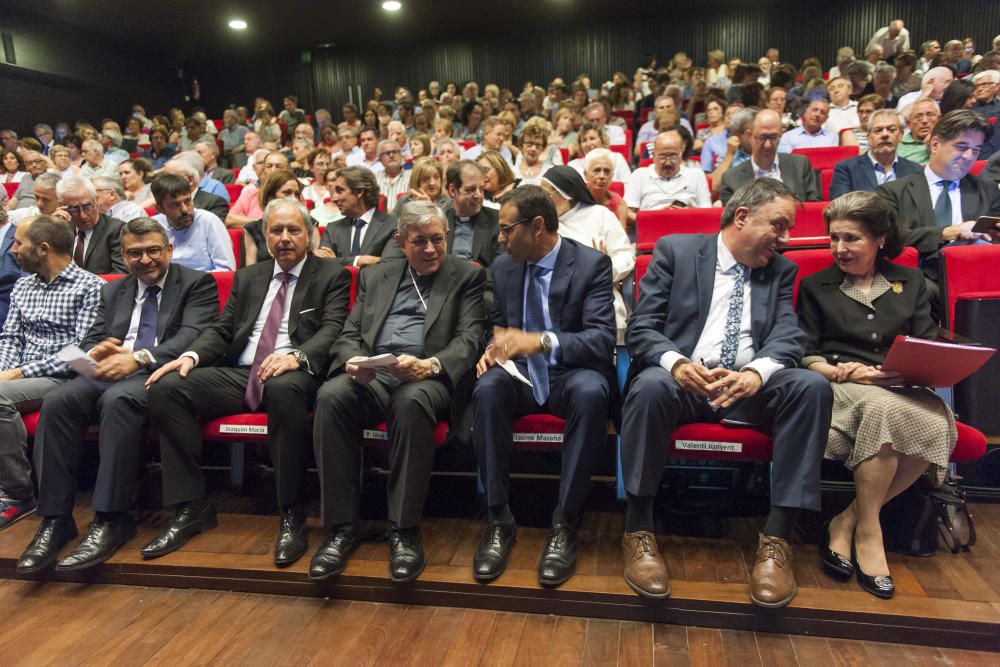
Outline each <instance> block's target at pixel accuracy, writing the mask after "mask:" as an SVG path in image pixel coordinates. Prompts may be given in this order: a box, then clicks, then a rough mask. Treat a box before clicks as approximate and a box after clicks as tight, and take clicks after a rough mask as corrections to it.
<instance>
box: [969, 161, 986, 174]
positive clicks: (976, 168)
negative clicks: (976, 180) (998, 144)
mask: <svg viewBox="0 0 1000 667" xmlns="http://www.w3.org/2000/svg"><path fill="white" fill-rule="evenodd" d="M985 167H986V160H976V161H975V162H973V163H972V169H970V170H969V173H970V174H972V175H973V176H978V175H979V174H981V173H982V172H983V169H984V168H985Z"/></svg>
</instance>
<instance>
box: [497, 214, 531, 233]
mask: <svg viewBox="0 0 1000 667" xmlns="http://www.w3.org/2000/svg"><path fill="white" fill-rule="evenodd" d="M532 220H534V218H521V219H520V220H518V221H517V222H512V223H510V224H509V225H500V233H501V234H503V235H504V236H510V230H512V229H514V228H515V227H517V226H518V225H523V224H524V223H526V222H531V221H532Z"/></svg>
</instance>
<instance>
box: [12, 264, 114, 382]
mask: <svg viewBox="0 0 1000 667" xmlns="http://www.w3.org/2000/svg"><path fill="white" fill-rule="evenodd" d="M103 284H104V281H103V280H101V279H100V278H98V277H97V276H96V275H94V274H93V273H90V272H89V271H84V270H83V269H81V268H80V267H78V266H77V265H76V264H74V263H73V262H70V263H69V264H68V265H67V266H66V268H65V269H63V270H62V272H61V273H60V274H59V275H58V276H56V277H55V279H54V280H53V281H52V282H50V283H46V282H45V281H44V280H42V278H41V277H39V275H38V274H31V275H28V276H25V277H23V278H21V279H20V280H18V281H17V282H16V283H15V284H14V289H13V291H12V292H11V295H10V312H9V313H8V314H7V322H6V323H5V324H4V329H3V333H0V370H10V369H13V368H20V369H21V372H22V373H23V374H24V377H26V378H30V377H65V376H67V375H69V374H70V373H71V372H72V371H70V369H69V366H67V365H66V364H65V363H63V362H62V361H59V360H58V359H57V358H56V357H55V354H56V353H57V352H58V351H59V350H61V349H62V348H63V347H65V346H66V345H79V344H80V341H82V340H83V337H84V336H85V335H86V334H87V330H88V329H90V326H91V325H92V324H93V323H94V318H96V317H97V307H98V305H99V304H100V301H101V286H102V285H103Z"/></svg>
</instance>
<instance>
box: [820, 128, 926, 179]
mask: <svg viewBox="0 0 1000 667" xmlns="http://www.w3.org/2000/svg"><path fill="white" fill-rule="evenodd" d="M867 130H868V141H867V143H868V150H867V152H865V153H862V154H861V155H859V156H857V157H852V158H847V159H846V160H841V161H840V162H838V163H837V166H836V167H834V169H833V181H832V182H831V183H830V199H836V198H837V197H840V196H841V195H843V194H846V193H848V192H853V191H856V190H863V191H865V192H874V191H875V188H877V187H878V186H880V185H883V184H885V183H889V182H891V181H894V180H896V179H897V178H904V177H906V176H909V175H910V174H915V173H917V172H919V171H920V165H919V164H917V163H915V162H911V161H909V160H907V159H905V158H901V157H899V156H898V155H896V147H897V146H899V142H900V139H902V136H903V126H902V119H901V118H900V117H899V114H897V113H896V112H895V111H894V110H892V109H881V110H879V111H875V112H873V113H872V115H871V117H870V118H869V119H868V127H867Z"/></svg>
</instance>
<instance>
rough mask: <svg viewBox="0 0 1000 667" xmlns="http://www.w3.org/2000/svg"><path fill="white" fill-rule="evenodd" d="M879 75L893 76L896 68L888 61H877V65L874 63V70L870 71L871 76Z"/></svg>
mask: <svg viewBox="0 0 1000 667" xmlns="http://www.w3.org/2000/svg"><path fill="white" fill-rule="evenodd" d="M880 75H882V76H891V77H895V76H896V68H895V67H894V66H892V65H890V64H889V63H879V64H878V65H875V71H874V72H872V76H873V77H876V76H880Z"/></svg>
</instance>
